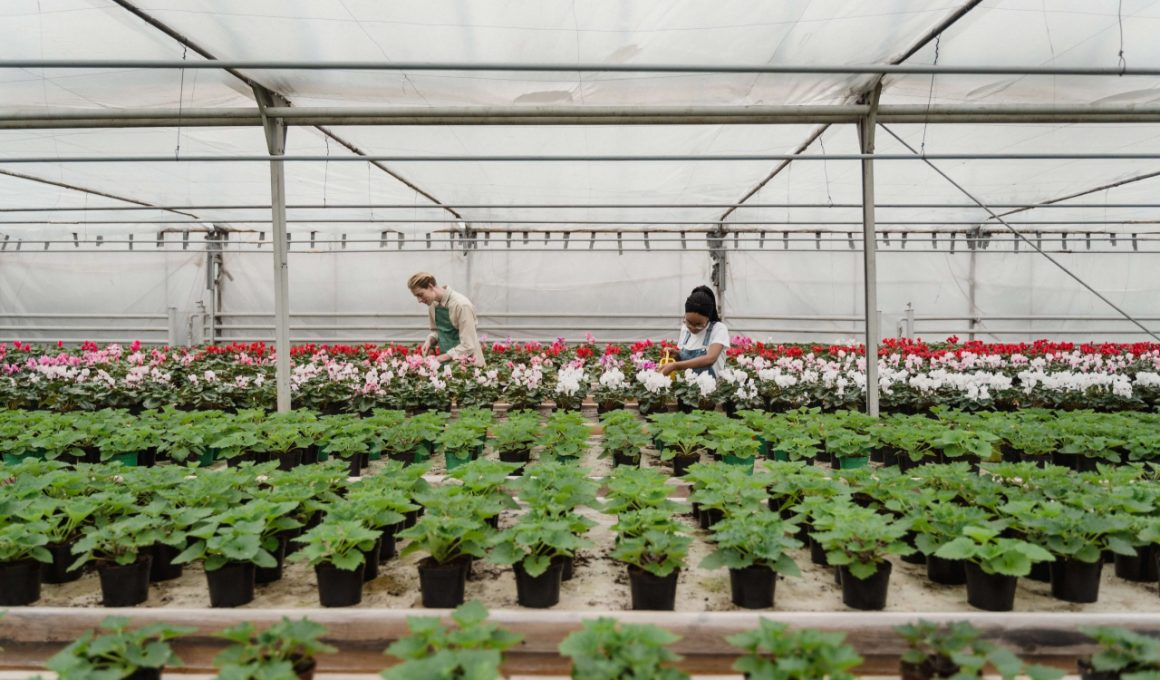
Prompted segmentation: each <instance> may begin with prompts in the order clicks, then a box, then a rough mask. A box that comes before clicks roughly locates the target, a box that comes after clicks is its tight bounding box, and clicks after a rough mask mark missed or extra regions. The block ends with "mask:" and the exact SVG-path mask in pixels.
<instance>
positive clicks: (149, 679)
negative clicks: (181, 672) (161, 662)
mask: <svg viewBox="0 0 1160 680" xmlns="http://www.w3.org/2000/svg"><path fill="white" fill-rule="evenodd" d="M124 680H161V669H160V668H138V669H137V670H135V671H133V672H132V673H130V674H128V675H126V676H125V678H124Z"/></svg>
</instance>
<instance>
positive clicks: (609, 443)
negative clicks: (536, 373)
mask: <svg viewBox="0 0 1160 680" xmlns="http://www.w3.org/2000/svg"><path fill="white" fill-rule="evenodd" d="M619 414H626V415H627V416H628V419H627V420H626V419H624V418H623V417H619ZM608 416H618V417H612V418H608ZM603 427H604V436H603V437H602V439H601V450H600V455H601V457H609V458H611V459H612V464H613V465H615V466H620V465H627V466H631V467H637V466H639V465H640V458H641V454H642V452H643V451H644V448H645V447H646V446H648V444H649V437H648V435H647V434H646V433H645V431H644V429H643V428H642V427H641V424H640V422H639V421H638V420H637V419H636V416H635V415H634V414H632V413H630V412H628V411H612V412H610V413H608V414H607V415H606V418H605V419H604V422H603Z"/></svg>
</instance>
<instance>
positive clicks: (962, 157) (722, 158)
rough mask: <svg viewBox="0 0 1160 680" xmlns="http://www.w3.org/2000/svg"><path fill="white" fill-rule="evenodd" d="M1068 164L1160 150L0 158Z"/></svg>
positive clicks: (7, 160)
mask: <svg viewBox="0 0 1160 680" xmlns="http://www.w3.org/2000/svg"><path fill="white" fill-rule="evenodd" d="M871 158H873V159H874V160H875V161H971V160H975V161H978V160H983V161H987V160H991V161H1016V160H1027V161H1070V160H1103V161H1131V160H1141V161H1147V160H1160V152H1150V153H1148V152H1146V153H1130V152H1122V153H1078V152H1072V153H1014V152H1010V153H966V152H964V153H928V154H921V155H916V154H862V153H831V154H809V155H804V154H802V155H798V154H785V153H781V154H701V155H695V156H694V155H688V154H673V155H638V156H616V155H595V154H594V155H587V156H576V155H560V156H550V155H527V156H512V155H479V156H450V155H449V156H378V155H370V154H368V155H366V156H318V155H286V156H269V155H257V154H249V155H233V154H225V155H216V156H201V155H192V156H25V157H19V156H16V157H12V156H7V157H0V165H8V164H25V163H268V162H270V161H274V160H278V161H285V162H290V163H336V162H347V163H350V162H354V163H367V162H371V161H379V162H384V163H688V162H713V163H720V162H747V161H751V162H766V161H785V160H794V161H862V160H868V159H871Z"/></svg>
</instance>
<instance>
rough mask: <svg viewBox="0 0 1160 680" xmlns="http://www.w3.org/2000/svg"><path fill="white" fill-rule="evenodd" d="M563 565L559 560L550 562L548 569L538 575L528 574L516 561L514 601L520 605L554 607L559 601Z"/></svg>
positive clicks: (537, 607) (541, 607)
mask: <svg viewBox="0 0 1160 680" xmlns="http://www.w3.org/2000/svg"><path fill="white" fill-rule="evenodd" d="M563 571H564V565H563V564H562V563H560V562H551V563H549V565H548V570H547V571H545V572H544V573H542V574H540V575H539V576H528V573H527V572H526V571H524V565H523V564H520V563H519V562H517V563H516V564H515V572H516V602H518V603H519V605H520V606H521V607H533V608H536V609H546V608H548V607H554V606H556V605H557V604H558V603H559V602H560V581H561V580H562V576H563Z"/></svg>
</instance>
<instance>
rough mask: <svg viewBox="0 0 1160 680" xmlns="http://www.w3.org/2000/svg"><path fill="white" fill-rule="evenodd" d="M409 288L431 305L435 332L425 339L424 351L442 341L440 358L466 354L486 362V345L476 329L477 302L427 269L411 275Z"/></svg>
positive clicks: (429, 313)
mask: <svg viewBox="0 0 1160 680" xmlns="http://www.w3.org/2000/svg"><path fill="white" fill-rule="evenodd" d="M407 288H408V289H409V290H410V291H411V294H412V295H414V296H415V299H416V300H418V301H419V302H420V303H421V304H424V305H427V318H428V321H429V323H430V328H431V333H430V334H429V335H428V336H427V340H426V341H424V342H423V349H422V353H423V355H424V356H426V354H427V353H428V352H430V351H431V347H432V345H433V344H434V343H438V345H439V354H438V356H437V357H436V358H437V359H438V360H439V361H440V362H444V361H452V360H456V361H458V360H460V359H464V358H466V359H467V360H469V361H471V362H473V363H475V364H478V365H480V366H482V365H483V347H481V346H480V344H479V334H478V333H477V332H476V329H475V325H476V320H475V306H474V305H472V304H471V300H468V299H467V297H466V296H464V295H463V294H462V293H457V292H455V291H453V290H451V286H447V285H443V286H440V285H439V284H438V283H436V281H435V276H434V275H432V274H428V273H427V272H419V273H417V274H414V275H412V276H411V278H410V279H407Z"/></svg>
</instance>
